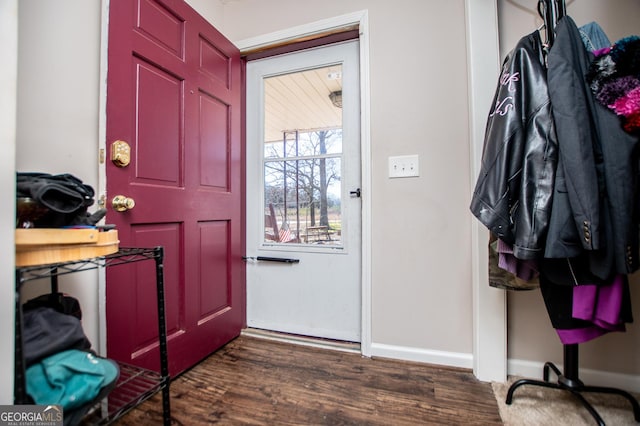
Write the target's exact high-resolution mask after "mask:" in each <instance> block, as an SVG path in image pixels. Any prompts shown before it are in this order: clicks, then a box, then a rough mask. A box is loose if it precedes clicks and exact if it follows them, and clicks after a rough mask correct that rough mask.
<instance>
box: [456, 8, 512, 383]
mask: <svg viewBox="0 0 640 426" xmlns="http://www.w3.org/2000/svg"><path fill="white" fill-rule="evenodd" d="M465 13H466V29H467V57H468V61H467V63H468V71H467V74H468V81H469V118H470V121H469V155H470V170H469V174H470V178H471V182H470V188H471V190H473V188H474V186H475V179H476V177H477V176H478V173H479V172H480V163H481V159H482V147H483V145H484V130H485V123H486V120H487V116H488V114H489V107H490V103H491V102H490V100H491V99H493V94H494V91H495V84H496V81H497V76H498V75H499V73H500V51H499V43H498V7H497V0H465ZM469 199H471V194H469ZM469 220H470V221H471V279H472V291H473V296H472V303H473V373H474V375H475V376H476V377H477V378H478V379H479V380H482V381H496V382H504V381H505V380H506V378H507V306H506V300H507V296H506V292H505V291H504V290H500V289H496V288H492V287H490V286H489V284H488V283H489V272H488V268H487V258H488V256H489V253H488V248H487V243H488V241H489V233H488V232H487V230H486V229H485V228H484V227H481V226H480V224H479V222H478V221H477V220H476V219H475V217H473V215H471V214H470V215H469Z"/></svg>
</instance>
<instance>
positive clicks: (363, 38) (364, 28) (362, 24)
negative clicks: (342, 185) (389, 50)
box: [235, 10, 371, 356]
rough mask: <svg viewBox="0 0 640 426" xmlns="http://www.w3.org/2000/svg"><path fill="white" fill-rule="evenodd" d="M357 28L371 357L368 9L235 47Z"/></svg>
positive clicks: (366, 350) (364, 344)
mask: <svg viewBox="0 0 640 426" xmlns="http://www.w3.org/2000/svg"><path fill="white" fill-rule="evenodd" d="M354 24H355V25H358V28H359V31H360V37H359V41H360V109H361V118H360V152H361V154H360V162H361V174H362V188H364V191H363V192H362V213H361V214H362V241H361V244H362V253H361V256H362V260H361V262H362V269H361V276H362V282H361V287H362V302H361V304H362V314H361V315H362V320H361V324H362V325H361V327H362V330H361V333H360V339H361V341H360V350H361V352H362V355H364V356H371V196H370V190H371V132H370V114H371V112H370V111H371V108H370V103H369V99H370V97H369V87H370V85H369V14H368V11H367V10H363V11H359V12H354V13H350V14H346V15H341V16H336V17H334V18H329V19H324V20H321V21H316V22H312V23H310V24H305V25H300V26H296V27H292V28H288V29H286V30H282V31H276V32H273V33H270V34H264V35H261V36H258V37H252V38H248V39H245V40H240V41H238V42H236V43H235V45H236V46H237V47H238V48H239V49H240V53H242V52H246V51H252V50H255V49H258V48H265V47H268V46H272V45H276V44H282V43H284V42H287V41H291V40H295V39H299V38H300V37H303V36H309V35H313V34H319V33H324V32H327V31H330V30H335V29H340V28H345V27H349V26H352V25H354Z"/></svg>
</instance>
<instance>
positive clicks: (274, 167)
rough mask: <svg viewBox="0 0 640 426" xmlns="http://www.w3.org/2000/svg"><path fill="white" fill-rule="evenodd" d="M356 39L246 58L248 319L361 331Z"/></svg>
mask: <svg viewBox="0 0 640 426" xmlns="http://www.w3.org/2000/svg"><path fill="white" fill-rule="evenodd" d="M358 58H359V49H358V41H357V40H356V41H349V42H345V43H341V44H336V45H331V46H327V47H319V48H314V49H310V50H306V51H301V52H296V53H291V54H286V55H281V56H276V57H271V58H266V59H261V60H256V61H250V62H249V63H248V64H247V117H246V118H247V200H246V205H247V258H248V264H247V325H248V326H249V327H252V328H259V329H265V330H273V331H280V332H286V333H293V334H300V335H305V336H314V337H322V338H330V339H338V340H345V341H352V342H359V341H360V334H361V276H360V275H361V274H360V271H361V199H360V106H359V99H360V96H359V90H360V89H359V88H360V86H359V70H358Z"/></svg>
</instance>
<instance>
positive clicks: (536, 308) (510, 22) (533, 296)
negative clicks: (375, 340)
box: [498, 0, 640, 389]
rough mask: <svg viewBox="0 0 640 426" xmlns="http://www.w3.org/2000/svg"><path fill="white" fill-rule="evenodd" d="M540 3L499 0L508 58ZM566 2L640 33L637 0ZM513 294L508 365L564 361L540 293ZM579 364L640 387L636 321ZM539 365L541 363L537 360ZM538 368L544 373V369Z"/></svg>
mask: <svg viewBox="0 0 640 426" xmlns="http://www.w3.org/2000/svg"><path fill="white" fill-rule="evenodd" d="M536 4H537V2H536V1H532V0H517V1H516V0H499V1H498V10H499V22H500V49H501V53H502V57H503V58H504V56H505V55H506V54H507V52H508V51H509V50H510V49H511V48H512V47H513V46H515V44H516V43H517V41H518V40H519V39H520V37H522V36H524V35H526V34H527V33H529V32H531V31H533V30H535V29H536V28H538V27H539V26H540V25H541V23H542V20H541V19H540V18H539V16H538V13H537V11H536V8H535V6H536ZM567 4H568V6H567V13H568V15H570V16H571V17H572V18H573V20H574V21H575V22H576V24H577V25H578V26H581V25H584V24H586V23H588V22H591V21H597V22H598V23H599V24H600V25H601V26H602V28H603V29H604V31H605V32H606V33H607V35H608V36H609V39H610V40H611V41H612V42H614V41H616V40H618V39H620V38H622V37H625V36H627V35H630V34H640V33H639V32H638V31H639V30H640V29H639V28H638V22H639V20H640V2H638V1H635V0H617V1H615V2H602V1H598V0H576V1H568V2H567ZM614 4H615V7H613V5H614ZM630 284H631V292H632V303H633V308H634V313H635V315H636V317H637V316H638V315H639V314H638V312H639V311H638V309H639V307H640V289H639V288H638V286H639V285H640V275H639V274H636V275H634V276H633V277H632V280H631V283H630ZM508 296H509V297H508V342H509V344H508V345H509V346H508V357H509V359H510V363H509V371H510V372H511V373H512V374H521V375H530V374H531V371H530V370H529V369H528V368H527V366H528V365H529V362H531V361H533V362H535V363H542V362H545V361H553V362H556V363H558V364H561V363H562V345H561V343H560V340H559V339H558V337H557V335H556V333H555V331H554V330H553V328H552V327H551V323H550V322H549V319H548V316H547V313H546V310H545V307H544V303H543V301H542V296H541V295H540V293H539V292H538V291H534V292H517V293H516V292H512V293H510V294H509V295H508ZM580 366H581V367H582V368H585V369H590V370H601V371H609V372H615V373H620V374H624V375H634V376H633V377H632V376H629V377H626V378H618V380H624V382H625V385H626V386H633V387H635V388H636V389H638V388H640V378H639V377H640V376H638V375H640V327H639V326H638V325H637V324H631V325H629V326H628V327H627V332H626V333H612V334H609V335H606V336H603V337H600V338H598V339H595V340H593V341H592V342H588V343H585V344H583V345H580ZM535 368H536V369H537V368H538V365H537V364H536V366H535ZM535 374H536V375H539V374H540V373H539V370H538V371H535ZM585 381H586V380H585Z"/></svg>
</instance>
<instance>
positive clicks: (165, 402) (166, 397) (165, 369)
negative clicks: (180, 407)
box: [154, 247, 171, 426]
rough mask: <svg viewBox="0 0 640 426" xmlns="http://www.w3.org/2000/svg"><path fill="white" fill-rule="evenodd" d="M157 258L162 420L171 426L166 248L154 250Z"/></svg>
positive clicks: (167, 425)
mask: <svg viewBox="0 0 640 426" xmlns="http://www.w3.org/2000/svg"><path fill="white" fill-rule="evenodd" d="M154 251H155V253H156V256H155V261H156V285H157V294H158V297H157V301H158V333H159V336H158V337H159V340H160V374H161V375H162V377H163V381H164V384H163V386H162V419H163V421H164V425H165V426H170V425H171V404H170V392H169V390H170V389H169V387H170V384H171V378H170V377H169V364H168V362H167V322H166V318H165V303H164V248H163V247H156V248H155V249H154Z"/></svg>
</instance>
